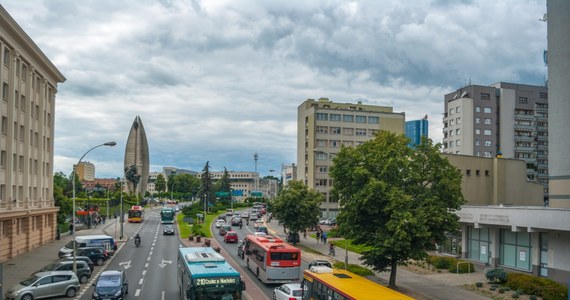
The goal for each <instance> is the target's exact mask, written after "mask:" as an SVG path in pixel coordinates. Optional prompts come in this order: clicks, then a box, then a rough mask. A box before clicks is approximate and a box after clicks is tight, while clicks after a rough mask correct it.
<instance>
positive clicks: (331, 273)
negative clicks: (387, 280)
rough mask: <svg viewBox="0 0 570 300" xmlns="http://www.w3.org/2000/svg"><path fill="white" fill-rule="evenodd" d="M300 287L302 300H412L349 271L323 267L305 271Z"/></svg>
mask: <svg viewBox="0 0 570 300" xmlns="http://www.w3.org/2000/svg"><path fill="white" fill-rule="evenodd" d="M302 285H303V300H320V299H335V300H337V299H338V300H356V299H358V300H377V299H390V300H409V299H414V298H411V297H409V296H406V295H404V294H402V293H399V292H396V291H394V290H392V289H389V288H387V287H385V286H382V285H380V284H377V283H375V282H373V281H370V280H368V279H366V278H364V277H361V276H359V275H356V274H354V273H351V272H349V271H345V270H340V269H331V268H329V267H324V266H316V267H311V269H310V270H305V271H304V272H303V282H302Z"/></svg>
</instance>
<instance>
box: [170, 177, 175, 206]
mask: <svg viewBox="0 0 570 300" xmlns="http://www.w3.org/2000/svg"><path fill="white" fill-rule="evenodd" d="M175 183H176V181H174V178H172V185H171V186H170V187H171V188H170V201H172V195H173V193H174V184H175Z"/></svg>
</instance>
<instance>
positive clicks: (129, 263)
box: [119, 260, 131, 270]
mask: <svg viewBox="0 0 570 300" xmlns="http://www.w3.org/2000/svg"><path fill="white" fill-rule="evenodd" d="M119 266H123V268H125V270H127V269H128V268H130V267H131V261H130V260H129V261H123V262H120V263H119Z"/></svg>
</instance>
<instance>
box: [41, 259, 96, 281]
mask: <svg viewBox="0 0 570 300" xmlns="http://www.w3.org/2000/svg"><path fill="white" fill-rule="evenodd" d="M75 265H76V268H77V273H75V275H77V278H78V279H79V283H86V282H87V280H89V278H90V277H91V269H89V265H88V264H87V263H86V262H84V261H81V260H75ZM53 271H73V261H58V262H55V263H51V264H49V265H45V266H44V267H42V268H41V269H39V270H38V271H37V272H34V274H35V273H41V272H53ZM32 275H33V274H32Z"/></svg>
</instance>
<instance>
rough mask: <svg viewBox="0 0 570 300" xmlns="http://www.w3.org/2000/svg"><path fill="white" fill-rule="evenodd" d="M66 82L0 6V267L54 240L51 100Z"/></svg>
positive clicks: (53, 111)
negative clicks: (58, 86)
mask: <svg viewBox="0 0 570 300" xmlns="http://www.w3.org/2000/svg"><path fill="white" fill-rule="evenodd" d="M64 81H65V77H64V76H63V75H62V74H61V73H60V71H59V70H58V69H57V68H56V67H55V66H54V65H53V63H52V62H51V61H50V60H49V59H48V58H47V56H46V55H45V54H44V53H43V52H42V51H41V50H40V48H39V47H38V46H37V45H36V44H35V43H34V41H33V40H32V39H31V38H30V37H29V36H28V35H27V34H26V33H25V32H24V30H23V29H22V28H21V27H20V26H19V25H18V24H17V23H16V21H15V20H14V19H13V18H12V17H11V16H10V15H9V14H8V12H7V11H6V10H5V9H4V7H3V6H2V5H0V87H1V91H2V101H1V109H0V115H1V119H2V121H1V134H0V262H3V261H6V260H8V259H11V258H14V257H16V256H18V255H20V254H22V253H25V252H28V251H30V250H31V249H34V248H36V247H38V246H40V245H43V244H46V243H48V242H50V241H52V240H53V239H54V238H55V236H56V229H57V218H56V214H57V211H58V208H57V207H55V206H54V199H53V161H54V159H53V157H54V153H53V141H54V119H55V96H56V94H57V85H58V83H61V82H64Z"/></svg>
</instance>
